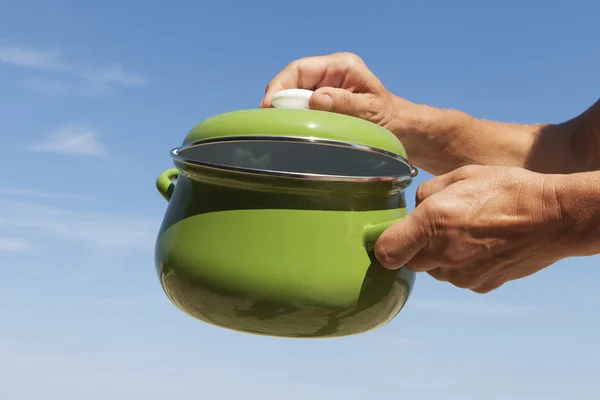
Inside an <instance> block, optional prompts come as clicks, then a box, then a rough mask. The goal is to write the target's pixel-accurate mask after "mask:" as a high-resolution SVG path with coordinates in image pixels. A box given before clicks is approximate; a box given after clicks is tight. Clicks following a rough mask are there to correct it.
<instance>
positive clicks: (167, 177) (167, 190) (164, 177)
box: [156, 168, 179, 201]
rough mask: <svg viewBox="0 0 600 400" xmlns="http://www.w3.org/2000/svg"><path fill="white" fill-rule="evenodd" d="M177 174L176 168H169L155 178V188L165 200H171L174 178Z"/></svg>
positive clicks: (175, 178)
mask: <svg viewBox="0 0 600 400" xmlns="http://www.w3.org/2000/svg"><path fill="white" fill-rule="evenodd" d="M178 176H179V170H178V169H177V168H169V169H167V170H166V171H164V172H163V173H162V174H160V175H159V176H158V178H156V189H158V192H159V193H160V194H161V195H162V197H164V198H165V200H167V201H169V200H171V196H172V195H173V190H175V184H174V183H173V181H174V180H177V177H178Z"/></svg>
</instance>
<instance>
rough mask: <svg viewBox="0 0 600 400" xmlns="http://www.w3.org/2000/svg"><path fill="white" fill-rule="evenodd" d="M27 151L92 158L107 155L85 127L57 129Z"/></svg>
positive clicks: (93, 134) (92, 132) (89, 129)
mask: <svg viewBox="0 0 600 400" xmlns="http://www.w3.org/2000/svg"><path fill="white" fill-rule="evenodd" d="M29 150H31V151H36V152H48V153H58V154H70V155H80V156H92V157H103V156H105V155H106V154H107V150H106V148H105V147H104V146H103V145H102V143H100V142H99V141H98V139H97V137H96V134H95V132H94V131H93V130H92V129H91V128H90V127H88V126H86V125H65V126H62V127H60V128H57V129H56V130H54V131H53V132H52V133H50V135H49V136H48V138H47V139H46V140H45V141H42V142H39V143H36V144H34V145H32V146H31V147H30V148H29Z"/></svg>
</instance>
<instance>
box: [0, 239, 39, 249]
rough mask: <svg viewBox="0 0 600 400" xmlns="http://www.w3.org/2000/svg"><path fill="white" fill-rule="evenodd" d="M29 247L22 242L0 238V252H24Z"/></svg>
mask: <svg viewBox="0 0 600 400" xmlns="http://www.w3.org/2000/svg"><path fill="white" fill-rule="evenodd" d="M30 247H31V246H30V244H29V243H27V242H25V241H23V240H20V239H13V238H3V237H0V252H15V251H26V250H29V249H30Z"/></svg>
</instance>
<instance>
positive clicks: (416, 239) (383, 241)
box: [374, 207, 429, 269]
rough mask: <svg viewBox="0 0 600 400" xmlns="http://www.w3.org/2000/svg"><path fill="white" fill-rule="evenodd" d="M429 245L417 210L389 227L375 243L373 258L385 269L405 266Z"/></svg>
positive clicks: (425, 230) (427, 236)
mask: <svg viewBox="0 0 600 400" xmlns="http://www.w3.org/2000/svg"><path fill="white" fill-rule="evenodd" d="M428 244H429V235H428V234H427V229H426V228H425V226H424V224H423V223H422V222H421V218H420V215H419V208H418V207H417V208H416V209H415V210H414V211H413V212H412V213H411V214H408V215H407V216H406V217H404V218H403V219H401V220H400V221H398V222H396V223H395V224H394V225H392V226H391V227H389V228H388V229H387V230H386V231H385V232H383V234H382V235H381V236H380V237H379V239H378V240H377V243H375V249H374V250H375V257H376V258H377V260H378V261H379V262H380V263H381V265H383V266H384V267H386V268H389V269H398V268H400V267H403V266H405V265H406V264H408V263H409V262H410V260H412V259H413V258H414V257H415V256H416V255H417V254H418V253H419V252H420V251H421V250H422V249H424V248H425V247H427V245H428Z"/></svg>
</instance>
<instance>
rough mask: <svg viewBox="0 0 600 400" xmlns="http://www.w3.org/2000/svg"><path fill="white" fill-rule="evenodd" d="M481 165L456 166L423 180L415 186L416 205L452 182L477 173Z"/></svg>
mask: <svg viewBox="0 0 600 400" xmlns="http://www.w3.org/2000/svg"><path fill="white" fill-rule="evenodd" d="M480 170H481V167H479V166H475V165H469V166H464V167H460V168H457V169H455V170H453V171H450V172H448V173H446V174H444V175H439V176H436V177H435V178H433V179H430V180H428V181H425V182H423V183H422V184H421V185H420V186H419V187H418V188H417V195H416V199H415V200H416V205H417V206H418V205H419V204H421V203H422V202H423V201H424V200H425V199H427V198H428V197H430V196H433V195H434V194H436V193H438V192H440V191H442V190H444V189H445V188H447V187H448V186H450V185H452V184H453V183H456V182H459V181H462V180H465V179H467V178H470V177H473V176H475V175H477V174H478V173H479V171H480Z"/></svg>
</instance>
